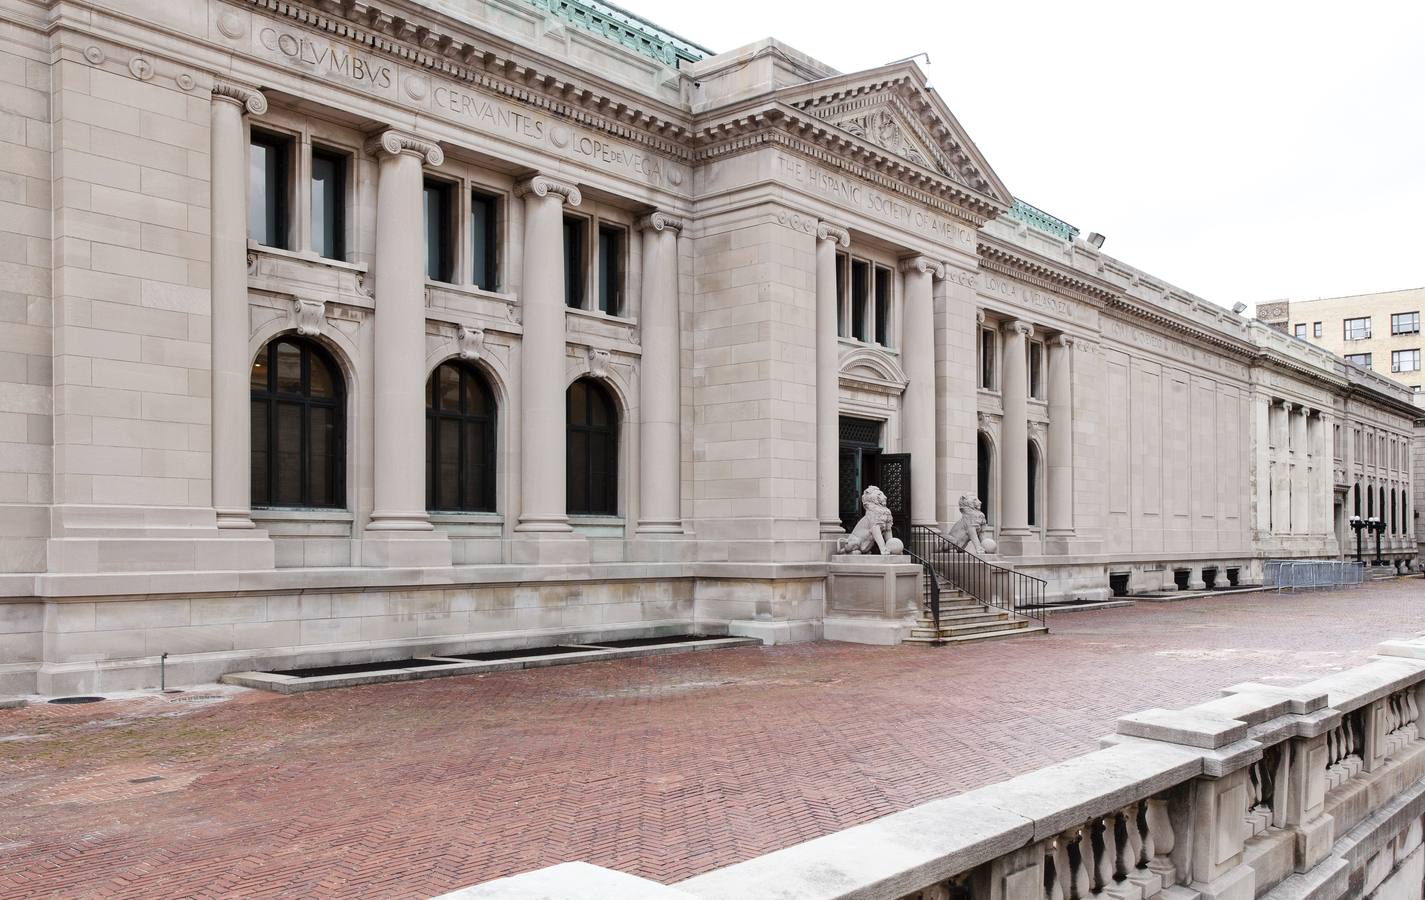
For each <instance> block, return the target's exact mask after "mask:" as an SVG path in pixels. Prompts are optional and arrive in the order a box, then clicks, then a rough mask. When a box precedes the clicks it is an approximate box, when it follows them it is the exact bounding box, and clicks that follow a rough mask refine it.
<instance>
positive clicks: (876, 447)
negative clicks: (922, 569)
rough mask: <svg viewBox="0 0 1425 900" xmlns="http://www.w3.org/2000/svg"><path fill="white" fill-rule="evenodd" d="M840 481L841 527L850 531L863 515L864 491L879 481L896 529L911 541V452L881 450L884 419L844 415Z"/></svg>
mask: <svg viewBox="0 0 1425 900" xmlns="http://www.w3.org/2000/svg"><path fill="white" fill-rule="evenodd" d="M840 425H841V471H840V477H839V479H838V482H839V493H840V499H841V503H840V511H841V527H842V528H843V529H845V530H846V531H847V532H848V533H849V532H850V531H851V529H853V528H855V527H856V523H857V522H858V521H859V520H860V519H861V492H862V491H864V490H865V489H866V488H867V487H868V486H870V485H873V484H874V485H875V486H876V487H878V488H880V489H881V491H882V492H883V493H885V495H886V502H887V505H888V506H890V508H891V514H892V515H894V516H895V525H894V526H893V528H892V532H893V533H894V534H895V536H896V537H898V538H900V539H901V540H902V541H904V542H905V543H906V544H907V545H909V544H910V454H909V453H885V452H883V451H882V450H881V423H880V422H877V421H875V420H872V419H855V418H852V417H850V416H842V417H841V423H840Z"/></svg>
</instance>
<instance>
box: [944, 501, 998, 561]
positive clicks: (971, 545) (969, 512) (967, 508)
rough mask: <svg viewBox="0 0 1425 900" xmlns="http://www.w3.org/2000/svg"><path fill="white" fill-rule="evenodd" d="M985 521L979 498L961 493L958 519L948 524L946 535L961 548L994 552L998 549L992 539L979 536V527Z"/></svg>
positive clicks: (977, 551) (981, 526)
mask: <svg viewBox="0 0 1425 900" xmlns="http://www.w3.org/2000/svg"><path fill="white" fill-rule="evenodd" d="M986 521H987V520H986V519H985V514H984V511H983V509H982V508H981V505H980V498H979V497H976V496H975V495H974V494H961V495H960V521H958V522H956V523H955V524H954V525H952V526H950V533H949V534H948V535H946V537H948V538H949V539H950V541H951V542H952V543H953V544H955V546H957V547H959V548H961V549H962V550H970V551H972V552H976V553H994V552H995V551H996V550H997V549H999V548H998V546H997V545H996V544H995V542H994V540H993V539H992V538H986V537H981V536H980V529H981V528H984V527H985V522H986Z"/></svg>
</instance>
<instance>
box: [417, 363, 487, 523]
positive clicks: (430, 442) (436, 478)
mask: <svg viewBox="0 0 1425 900" xmlns="http://www.w3.org/2000/svg"><path fill="white" fill-rule="evenodd" d="M429 385H430V387H429V388H428V391H427V395H428V402H427V405H426V421H427V426H428V427H427V430H426V472H427V475H426V502H427V504H428V505H429V506H430V508H432V509H444V510H466V511H471V510H488V511H493V510H494V508H495V491H494V471H495V452H496V448H495V410H494V406H493V403H492V401H491V400H490V392H489V388H488V387H486V385H485V380H484V378H483V376H481V375H480V373H479V372H478V371H477V370H476V369H474V368H471V367H469V366H466V365H463V364H461V363H445V364H444V365H442V366H440V367H439V368H438V369H436V371H435V372H434V373H432V374H431V377H430V381H429ZM462 399H463V405H462ZM429 401H434V402H433V403H432V402H429Z"/></svg>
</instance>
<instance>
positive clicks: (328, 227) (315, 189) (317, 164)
mask: <svg viewBox="0 0 1425 900" xmlns="http://www.w3.org/2000/svg"><path fill="white" fill-rule="evenodd" d="M312 249H313V250H315V251H316V252H317V253H318V254H319V255H321V256H325V257H326V258H327V259H342V260H344V259H346V155H345V154H342V153H337V152H335V151H332V150H323V149H322V148H320V147H313V148H312Z"/></svg>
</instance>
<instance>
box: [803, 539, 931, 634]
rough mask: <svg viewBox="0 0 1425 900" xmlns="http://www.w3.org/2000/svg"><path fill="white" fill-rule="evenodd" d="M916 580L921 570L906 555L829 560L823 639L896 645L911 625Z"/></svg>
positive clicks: (916, 600) (916, 598) (916, 595)
mask: <svg viewBox="0 0 1425 900" xmlns="http://www.w3.org/2000/svg"><path fill="white" fill-rule="evenodd" d="M920 579H921V567H920V566H919V565H918V564H916V563H915V562H912V561H911V558H910V557H908V556H905V555H896V556H879V555H875V556H873V555H854V554H848V553H838V554H836V555H835V556H832V557H831V563H830V564H829V565H828V567H827V579H826V613H825V616H824V618H823V620H822V621H823V626H822V628H823V636H824V637H825V638H826V640H828V641H850V642H851V643H854V644H899V643H900V642H901V641H903V640H904V639H905V637H906V635H908V634H909V633H910V629H911V627H912V626H913V625H914V624H915V615H916V611H917V610H918V609H919V606H920V593H921V582H920Z"/></svg>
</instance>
